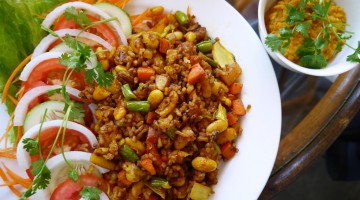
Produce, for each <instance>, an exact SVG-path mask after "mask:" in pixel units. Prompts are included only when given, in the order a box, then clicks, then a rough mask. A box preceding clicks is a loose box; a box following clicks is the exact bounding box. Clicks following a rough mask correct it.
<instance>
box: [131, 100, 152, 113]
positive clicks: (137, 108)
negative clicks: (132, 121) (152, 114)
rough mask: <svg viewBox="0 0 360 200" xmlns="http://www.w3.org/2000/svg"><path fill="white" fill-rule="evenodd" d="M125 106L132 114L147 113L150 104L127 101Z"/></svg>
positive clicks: (147, 102)
mask: <svg viewBox="0 0 360 200" xmlns="http://www.w3.org/2000/svg"><path fill="white" fill-rule="evenodd" d="M126 106H127V108H128V109H129V110H130V111H134V112H149V111H150V103H149V101H128V102H126Z"/></svg>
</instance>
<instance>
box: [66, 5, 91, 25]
mask: <svg viewBox="0 0 360 200" xmlns="http://www.w3.org/2000/svg"><path fill="white" fill-rule="evenodd" d="M64 16H65V18H66V19H67V20H73V21H75V22H76V23H77V24H79V25H80V26H81V27H82V28H84V27H85V26H86V25H89V24H90V23H91V20H90V19H89V18H88V17H87V16H86V14H85V12H84V11H83V10H79V11H78V10H76V8H74V7H69V8H66V9H65V12H64Z"/></svg>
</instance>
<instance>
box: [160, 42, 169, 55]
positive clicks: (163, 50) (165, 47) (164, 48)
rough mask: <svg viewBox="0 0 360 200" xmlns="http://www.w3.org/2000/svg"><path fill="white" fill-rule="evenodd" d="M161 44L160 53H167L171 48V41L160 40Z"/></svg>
mask: <svg viewBox="0 0 360 200" xmlns="http://www.w3.org/2000/svg"><path fill="white" fill-rule="evenodd" d="M159 42H160V44H159V51H160V52H161V53H166V51H167V50H168V49H169V48H170V43H169V40H167V39H164V38H160V40H159Z"/></svg>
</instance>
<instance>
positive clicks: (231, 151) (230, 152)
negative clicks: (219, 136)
mask: <svg viewBox="0 0 360 200" xmlns="http://www.w3.org/2000/svg"><path fill="white" fill-rule="evenodd" d="M220 150H221V154H222V155H223V157H224V158H226V159H231V158H232V157H234V156H235V153H236V148H235V147H234V146H233V145H232V144H231V143H230V142H227V143H225V144H223V145H221V147H220Z"/></svg>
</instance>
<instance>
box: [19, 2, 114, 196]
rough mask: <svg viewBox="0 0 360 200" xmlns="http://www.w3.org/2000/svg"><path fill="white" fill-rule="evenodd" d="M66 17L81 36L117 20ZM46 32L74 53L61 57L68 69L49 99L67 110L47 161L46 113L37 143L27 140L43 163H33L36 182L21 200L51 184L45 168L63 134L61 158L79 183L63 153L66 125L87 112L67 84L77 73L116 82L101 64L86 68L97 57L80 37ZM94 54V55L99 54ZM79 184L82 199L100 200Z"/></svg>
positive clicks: (71, 12) (74, 13) (68, 13)
mask: <svg viewBox="0 0 360 200" xmlns="http://www.w3.org/2000/svg"><path fill="white" fill-rule="evenodd" d="M64 16H65V18H66V19H68V20H73V21H75V22H76V23H78V24H79V25H80V26H81V27H82V28H83V30H82V31H81V32H80V33H79V35H80V34H81V33H82V32H83V31H85V30H87V29H89V28H91V27H93V26H95V25H97V24H100V23H104V22H108V21H111V20H114V19H116V18H110V19H105V20H101V21H96V22H92V21H91V20H90V19H89V18H88V17H87V16H86V14H85V13H84V11H82V10H79V11H78V10H76V9H75V8H74V7H70V8H67V9H66V10H65V13H64ZM42 28H43V29H44V30H45V31H47V32H49V33H50V34H51V35H53V36H55V37H57V38H59V39H60V40H61V41H62V42H65V44H66V45H67V46H69V47H70V48H71V49H73V51H72V52H70V53H64V54H62V55H61V57H60V59H59V60H60V63H61V64H62V65H64V66H66V67H67V68H66V70H65V73H64V76H63V80H62V85H61V88H59V89H54V90H51V91H48V95H53V94H56V93H58V94H62V96H63V98H64V102H65V106H64V110H63V111H64V113H65V116H64V119H63V122H62V125H61V127H60V128H59V130H58V132H57V134H56V137H55V139H54V143H53V145H52V146H51V149H50V152H49V154H48V155H47V157H46V159H45V160H44V159H43V156H42V153H41V147H40V144H39V138H40V132H41V128H42V124H43V123H44V120H45V116H46V112H45V113H44V117H43V120H42V122H41V126H40V130H39V133H38V134H39V135H38V138H37V139H25V140H24V148H25V149H26V151H28V152H29V153H30V155H36V154H40V159H39V160H38V161H36V162H33V163H32V165H31V168H32V170H31V173H32V174H33V175H34V176H35V178H34V181H33V183H32V185H31V187H30V188H29V189H28V190H27V191H25V192H24V193H23V194H22V197H21V199H26V198H28V197H30V196H32V195H33V194H35V193H36V191H37V190H38V189H45V188H46V187H47V186H48V184H49V181H50V179H51V172H50V170H49V169H48V168H47V167H46V162H47V160H48V159H49V158H50V156H51V154H52V152H53V151H54V148H55V145H56V144H57V141H58V139H59V137H60V134H62V138H61V154H62V156H63V158H64V161H65V163H66V164H67V165H68V166H69V168H70V170H69V172H68V177H69V178H71V179H72V180H73V181H78V180H79V174H78V172H77V171H76V170H75V168H74V167H73V166H72V165H71V163H70V162H69V161H68V160H67V159H66V156H65V151H64V141H65V134H66V127H67V122H68V121H69V120H74V119H75V118H79V117H83V116H84V112H85V111H84V108H83V106H82V104H80V103H77V102H74V101H72V100H71V99H70V96H69V94H68V93H67V91H66V85H67V84H68V82H69V80H70V78H71V75H72V74H73V73H74V72H75V71H76V72H80V71H85V80H86V82H96V83H98V84H99V85H100V86H101V87H106V86H110V85H111V84H112V82H113V78H114V77H113V75H112V74H111V73H109V72H104V70H103V68H102V66H101V64H98V65H97V66H93V67H92V68H87V65H86V62H87V61H89V59H90V57H91V56H94V53H93V52H92V50H91V48H90V47H89V46H87V45H85V44H83V43H81V42H79V41H78V37H79V35H77V37H76V38H73V37H71V36H70V35H66V36H65V37H64V38H61V37H60V36H59V35H57V34H56V32H54V31H53V30H51V29H49V28H46V27H42ZM96 53H97V52H96ZM96 53H95V54H96ZM79 181H80V183H81V184H82V185H83V189H82V191H81V192H80V195H81V196H82V198H84V199H99V198H100V194H101V190H99V189H98V188H95V187H88V186H85V185H84V184H83V183H82V181H81V180H79Z"/></svg>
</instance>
